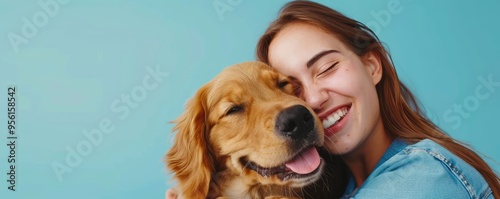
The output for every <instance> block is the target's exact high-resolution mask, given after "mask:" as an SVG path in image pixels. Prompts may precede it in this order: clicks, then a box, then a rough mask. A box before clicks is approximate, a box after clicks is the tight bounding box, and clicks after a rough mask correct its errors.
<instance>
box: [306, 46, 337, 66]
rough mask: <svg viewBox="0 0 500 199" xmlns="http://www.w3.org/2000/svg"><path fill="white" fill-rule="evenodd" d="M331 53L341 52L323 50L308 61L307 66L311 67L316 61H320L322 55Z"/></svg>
mask: <svg viewBox="0 0 500 199" xmlns="http://www.w3.org/2000/svg"><path fill="white" fill-rule="evenodd" d="M330 53H339V51H337V50H325V51H321V52H319V53H318V54H316V55H314V56H313V57H312V58H311V59H309V61H307V68H310V67H311V66H312V65H313V64H314V63H315V62H316V61H318V60H319V59H320V58H321V57H323V56H325V55H327V54H330Z"/></svg>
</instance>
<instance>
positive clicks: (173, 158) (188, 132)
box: [165, 85, 215, 199]
mask: <svg viewBox="0 0 500 199" xmlns="http://www.w3.org/2000/svg"><path fill="white" fill-rule="evenodd" d="M207 90H208V85H205V86H203V87H202V88H201V89H200V90H198V92H197V93H196V94H195V96H194V97H193V98H192V99H191V100H190V101H189V102H188V104H187V105H186V108H185V110H184V113H183V114H182V115H181V116H180V117H179V118H177V119H176V120H175V121H174V123H176V125H175V127H174V128H173V130H172V131H175V132H177V134H176V136H175V140H174V144H173V146H172V148H170V150H169V151H168V153H167V155H166V157H165V161H166V162H167V166H168V168H169V169H170V170H171V171H172V172H173V174H174V178H175V179H177V181H178V182H179V186H178V187H179V189H180V194H181V195H182V197H183V198H200V199H201V198H203V199H204V198H206V196H207V194H208V189H209V184H210V180H211V176H212V173H213V172H215V168H214V162H213V160H212V158H211V157H212V156H211V155H210V154H209V151H211V150H210V149H209V147H210V143H209V141H208V140H207V137H208V132H207V131H208V130H207V129H208V128H207V126H206V121H205V119H206V117H207V107H206V95H207Z"/></svg>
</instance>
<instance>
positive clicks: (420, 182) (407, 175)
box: [342, 139, 493, 199]
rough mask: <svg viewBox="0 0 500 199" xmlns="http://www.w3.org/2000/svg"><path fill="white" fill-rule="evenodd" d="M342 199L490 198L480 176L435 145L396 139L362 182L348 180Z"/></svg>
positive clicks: (491, 195)
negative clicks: (357, 183)
mask: <svg viewBox="0 0 500 199" xmlns="http://www.w3.org/2000/svg"><path fill="white" fill-rule="evenodd" d="M342 198H453V199H455V198H493V194H492V191H491V189H490V187H489V186H488V183H487V182H486V181H485V180H484V178H483V177H482V176H481V174H480V173H479V172H478V171H477V170H476V169H474V168H473V167H472V166H470V165H469V164H467V163H466V162H464V161H463V160H462V159H461V158H459V157H457V156H456V155H454V154H452V153H451V152H450V151H448V150H447V149H445V148H444V147H442V146H441V145H439V144H437V143H435V142H434V141H432V140H428V139H425V140H422V141H420V142H418V143H415V144H412V145H408V144H407V143H405V142H404V141H402V140H398V139H396V140H395V141H394V142H393V143H392V144H391V145H390V146H389V148H388V149H387V151H386V152H385V154H384V155H383V156H382V158H381V159H380V161H379V162H378V164H377V165H376V167H375V169H374V170H373V172H372V173H371V174H370V176H368V178H367V179H366V180H365V182H364V183H363V184H362V185H361V186H360V187H359V188H356V184H355V182H354V179H353V178H352V177H351V179H350V180H349V183H348V185H347V188H346V191H345V192H344V196H343V197H342Z"/></svg>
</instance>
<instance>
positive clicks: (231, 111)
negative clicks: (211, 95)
mask: <svg viewBox="0 0 500 199" xmlns="http://www.w3.org/2000/svg"><path fill="white" fill-rule="evenodd" d="M243 109H244V107H243V105H234V106H232V107H231V108H229V110H227V112H226V116H227V115H232V114H235V113H238V112H241V111H243Z"/></svg>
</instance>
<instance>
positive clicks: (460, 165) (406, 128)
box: [167, 1, 500, 198]
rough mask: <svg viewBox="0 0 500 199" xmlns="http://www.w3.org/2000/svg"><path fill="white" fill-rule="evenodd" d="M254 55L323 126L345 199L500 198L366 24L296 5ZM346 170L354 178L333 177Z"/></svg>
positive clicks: (480, 164) (486, 170)
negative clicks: (285, 80) (286, 81)
mask: <svg viewBox="0 0 500 199" xmlns="http://www.w3.org/2000/svg"><path fill="white" fill-rule="evenodd" d="M256 51H257V52H256V53H257V58H258V59H259V60H260V61H262V62H265V63H267V64H269V65H271V66H272V67H274V68H276V69H277V70H278V71H279V72H281V73H283V74H285V75H287V76H289V77H290V78H291V79H292V82H293V85H294V88H295V94H296V95H297V96H298V97H300V98H302V99H304V100H305V101H306V102H307V104H308V105H309V106H311V107H312V108H313V109H314V110H315V111H316V113H317V114H318V116H319V117H320V118H321V119H322V120H323V126H324V128H325V134H326V135H325V136H326V139H325V146H326V147H325V148H326V150H327V151H328V153H329V154H331V155H332V157H333V158H340V160H341V161H340V162H338V161H337V162H334V163H333V164H336V163H340V167H341V168H336V169H335V171H333V173H331V174H333V175H331V176H333V177H332V178H335V177H339V178H338V179H335V180H333V185H331V186H335V187H342V188H344V187H345V190H344V189H343V190H342V191H341V193H339V194H338V195H339V196H342V198H351V197H353V198H493V197H495V198H500V183H499V178H498V176H497V175H496V174H495V173H494V172H493V170H492V169H491V168H490V167H489V166H488V165H487V164H486V162H485V161H484V160H482V159H481V158H480V157H479V156H478V155H477V154H476V153H475V152H473V151H472V150H470V149H469V148H467V147H466V146H464V144H462V143H460V142H458V141H456V140H454V139H453V138H451V137H449V136H448V135H447V134H445V133H444V132H443V131H442V130H440V129H439V128H438V127H437V126H436V125H434V124H433V123H432V122H431V121H430V120H428V119H427V118H426V117H425V115H424V114H423V113H422V111H421V110H420V108H419V105H418V104H417V100H416V99H415V97H414V96H413V95H412V93H411V92H410V91H409V90H408V88H407V87H406V86H405V85H404V84H403V83H401V82H400V80H399V79H398V76H397V74H396V71H395V69H394V66H393V63H392V60H391V57H390V55H389V54H388V52H387V51H386V50H385V48H384V47H383V46H382V44H381V43H380V41H379V40H378V38H377V37H376V36H375V34H374V33H373V32H372V31H371V30H370V29H369V28H367V27H366V26H365V25H363V24H361V23H360V22H358V21H355V20H353V19H350V18H347V17H346V16H344V15H342V14H340V13H338V12H336V11H334V10H332V9H330V8H328V7H325V6H323V5H320V4H317V3H314V2H308V1H294V2H290V3H288V4H286V5H285V6H284V7H283V8H282V10H281V12H280V14H279V16H278V18H277V19H276V20H275V21H274V22H273V23H272V24H271V25H270V26H269V28H268V29H267V30H266V32H265V33H264V35H263V36H262V37H261V39H260V40H259V42H258V44H257V50H256ZM337 166H338V165H337ZM343 171H347V173H348V174H349V178H342V175H337V174H338V173H339V172H343ZM335 172H337V173H335ZM319 183H322V182H319ZM316 188H317V187H316ZM312 191H314V190H312ZM167 194H172V192H171V191H167ZM174 197H175V195H170V196H167V198H174Z"/></svg>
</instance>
